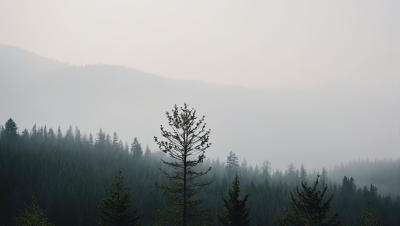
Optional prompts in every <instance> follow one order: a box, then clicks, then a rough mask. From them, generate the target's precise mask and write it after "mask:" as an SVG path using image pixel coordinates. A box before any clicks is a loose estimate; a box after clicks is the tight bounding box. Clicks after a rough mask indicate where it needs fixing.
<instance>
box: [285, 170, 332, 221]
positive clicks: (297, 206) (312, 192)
mask: <svg viewBox="0 0 400 226" xmlns="http://www.w3.org/2000/svg"><path fill="white" fill-rule="evenodd" d="M318 178H319V175H318V176H317V180H316V181H315V182H314V186H313V187H308V186H307V182H301V185H302V187H303V191H301V192H300V191H299V187H298V186H296V192H297V197H298V198H299V199H296V198H295V197H294V196H293V194H292V193H291V192H290V200H291V203H290V206H291V209H292V211H293V212H292V213H289V212H288V211H286V218H281V217H280V216H278V219H277V220H278V224H279V225H285V226H286V225H296V226H297V225H302V226H311V225H321V226H322V225H324V226H325V225H326V226H333V225H340V221H337V220H336V218H337V217H338V216H339V214H338V213H337V212H336V214H335V215H334V216H333V217H332V218H331V219H330V220H326V218H327V216H326V214H327V213H328V211H329V210H330V208H331V207H330V202H331V201H332V199H333V195H331V196H330V197H329V198H328V199H327V200H326V202H325V203H323V204H322V203H321V202H322V200H323V199H324V195H325V192H326V190H327V189H328V187H327V186H324V189H323V190H322V192H321V191H317V187H318V184H319V181H318Z"/></svg>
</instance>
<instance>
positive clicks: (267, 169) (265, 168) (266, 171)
mask: <svg viewBox="0 0 400 226" xmlns="http://www.w3.org/2000/svg"><path fill="white" fill-rule="evenodd" d="M261 172H262V175H263V176H264V177H266V178H269V177H270V175H271V163H270V162H269V161H268V160H265V161H264V163H263V165H262V167H261Z"/></svg>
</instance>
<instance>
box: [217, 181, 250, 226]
mask: <svg viewBox="0 0 400 226" xmlns="http://www.w3.org/2000/svg"><path fill="white" fill-rule="evenodd" d="M232 184H233V186H232V189H229V191H228V197H227V199H224V197H223V196H222V195H221V198H222V202H223V204H224V209H225V210H224V214H222V215H221V214H220V215H218V221H219V225H221V226H249V222H250V220H251V218H249V214H250V208H246V202H247V199H248V197H249V194H247V195H246V196H245V197H244V198H243V199H242V200H239V193H240V188H239V184H240V183H239V177H238V175H237V174H236V177H235V180H234V181H233V183H232Z"/></svg>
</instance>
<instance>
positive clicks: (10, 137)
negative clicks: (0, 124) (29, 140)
mask: <svg viewBox="0 0 400 226" xmlns="http://www.w3.org/2000/svg"><path fill="white" fill-rule="evenodd" d="M17 130H18V127H17V124H16V123H15V122H14V120H12V118H10V119H8V120H7V122H6V124H5V126H4V130H3V131H2V133H3V134H2V136H4V139H5V140H7V142H8V143H9V144H15V142H16V141H17V140H18V132H17Z"/></svg>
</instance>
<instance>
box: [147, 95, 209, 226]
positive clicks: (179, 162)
mask: <svg viewBox="0 0 400 226" xmlns="http://www.w3.org/2000/svg"><path fill="white" fill-rule="evenodd" d="M166 114H167V118H168V124H169V126H170V127H171V129H172V132H170V131H167V130H166V129H164V127H163V126H160V129H161V135H162V136H163V137H164V138H166V139H167V141H159V140H158V138H157V137H154V140H155V142H156V143H157V144H158V146H159V148H160V150H161V151H163V152H164V153H166V154H168V155H169V156H170V157H172V158H173V159H175V161H174V162H172V161H170V162H169V161H165V160H163V159H161V161H162V162H163V163H164V164H166V165H168V166H171V167H172V168H173V171H172V175H171V174H170V173H167V172H165V171H163V170H161V169H160V170H161V172H162V174H163V178H164V179H165V180H167V181H168V182H169V184H167V185H164V184H160V183H159V182H158V181H154V183H155V185H156V186H157V187H159V188H161V189H162V194H163V195H164V196H167V198H168V200H167V201H166V203H167V204H170V205H172V206H175V207H173V208H170V209H167V210H166V211H165V212H161V211H160V214H161V216H162V219H161V221H160V222H159V225H183V226H186V225H203V224H204V223H205V222H206V221H208V220H209V219H210V215H208V212H209V210H210V209H203V208H202V207H201V206H200V204H201V203H202V202H203V199H202V198H198V199H196V198H195V197H194V196H195V195H196V194H198V193H199V191H200V189H201V188H202V187H204V186H206V185H209V184H211V183H212V182H213V180H211V181H208V182H204V181H199V180H198V179H199V177H201V176H204V175H205V174H207V173H208V172H209V171H210V170H211V167H210V168H208V169H207V170H206V171H204V172H203V171H200V172H196V171H194V169H193V168H194V167H195V166H196V165H198V164H199V163H202V162H203V160H204V159H205V158H206V156H205V155H204V153H205V150H206V149H207V148H209V147H210V145H211V143H209V142H208V141H209V134H210V130H205V126H206V124H205V123H204V116H203V117H202V118H201V119H200V120H198V121H197V120H196V119H197V117H196V110H194V109H191V110H190V109H188V105H187V104H186V103H185V104H184V107H183V108H180V110H179V109H178V107H177V106H176V105H175V107H174V109H172V114H170V113H169V112H167V113H166ZM193 157H197V159H196V158H193Z"/></svg>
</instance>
